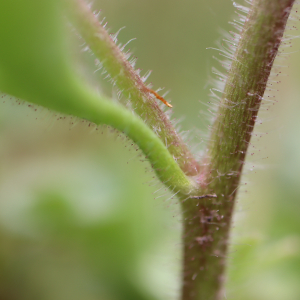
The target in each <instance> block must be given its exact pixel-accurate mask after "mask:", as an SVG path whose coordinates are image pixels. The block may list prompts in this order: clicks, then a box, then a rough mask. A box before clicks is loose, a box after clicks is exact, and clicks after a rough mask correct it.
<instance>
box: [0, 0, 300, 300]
mask: <svg viewBox="0 0 300 300" xmlns="http://www.w3.org/2000/svg"><path fill="white" fill-rule="evenodd" d="M94 6H95V9H102V16H103V17H104V16H106V17H107V20H108V22H109V24H108V26H109V27H111V32H116V31H117V30H118V29H119V28H120V27H122V26H124V25H125V26H126V29H124V30H123V31H122V32H121V33H120V35H119V41H120V42H122V43H126V42H127V41H128V40H129V39H131V38H133V37H136V38H137V40H136V41H134V42H132V43H131V44H130V46H129V47H130V48H132V50H134V53H135V55H136V56H138V58H139V60H138V67H140V68H142V69H143V70H144V71H145V72H146V71H147V70H148V69H153V74H152V75H151V77H150V79H149V81H153V84H154V88H155V89H156V88H158V87H159V86H161V87H164V86H165V87H166V89H167V90H168V89H170V90H171V93H170V94H169V98H171V99H172V104H174V115H175V117H176V118H178V117H180V116H182V115H183V116H185V117H186V119H185V120H184V121H183V122H182V125H183V128H184V130H187V129H189V128H191V127H193V126H194V127H197V128H199V129H201V130H203V131H204V132H206V130H207V129H206V128H205V125H206V124H208V122H206V121H204V120H205V118H206V117H205V114H202V113H200V112H201V111H204V112H207V108H206V107H205V106H203V105H201V104H200V103H199V100H200V101H202V102H207V101H209V97H208V96H207V95H208V93H209V85H208V84H207V82H208V78H209V77H211V72H210V69H211V67H212V66H217V64H216V62H215V61H214V60H213V59H212V56H213V55H216V53H215V52H212V51H211V50H205V48H206V47H209V46H214V45H215V41H216V40H221V37H220V34H219V29H220V28H221V29H226V30H228V29H230V27H229V26H228V24H227V21H229V20H231V19H232V16H233V11H234V9H233V7H232V3H231V1H229V0H228V1H227V0H226V1H223V0H222V1H221V0H210V1H204V0H202V1H192V0H185V1H174V0H172V1H171V0H163V1H161V0H160V1H159V0H151V1H150V0H147V1H137V0H128V1H127V0H102V1H96V2H95V3H94ZM16 9H17V8H16ZM100 18H101V17H100ZM8 23H9V22H8ZM7 30H9V24H8V25H7ZM74 40H76V38H74ZM74 44H75V43H74ZM291 49H292V50H291V52H292V51H296V50H299V49H300V43H299V42H298V41H295V42H294V46H293V48H291ZM73 52H74V53H75V54H74V53H73V54H72V55H74V57H76V56H77V57H78V61H77V62H76V65H77V68H82V72H83V73H84V74H86V76H87V77H88V78H89V79H90V80H91V82H93V84H98V83H97V82H98V80H100V79H101V78H102V77H101V75H100V72H96V73H95V74H93V71H94V70H95V68H94V66H93V60H94V58H93V57H91V56H89V54H88V53H85V54H83V56H82V53H81V54H80V53H79V52H80V50H79V48H78V51H77V48H76V46H74V49H73ZM85 62H87V63H88V65H89V67H84V68H83V65H84V63H85ZM299 63H300V54H299V53H294V54H291V57H290V58H288V59H287V60H286V61H283V62H282V61H281V62H280V63H279V64H285V65H288V66H289V67H288V68H282V69H280V71H281V72H282V73H283V74H284V75H287V76H285V77H284V78H283V79H281V81H282V82H281V83H280V84H278V86H277V85H276V89H279V92H276V93H275V96H276V100H278V102H277V103H276V104H275V105H274V106H272V108H271V109H269V110H268V111H267V112H262V114H261V119H262V120H263V121H262V123H263V124H262V126H261V127H260V128H257V130H256V131H257V132H262V133H263V134H261V135H259V134H258V136H253V141H252V146H253V147H251V148H252V149H253V151H250V153H255V154H254V155H249V160H248V161H249V164H248V166H247V167H246V171H245V173H246V174H245V175H246V176H244V178H243V183H242V187H241V190H240V194H239V197H238V203H237V206H236V217H235V221H234V229H233V231H232V245H231V250H230V254H229V264H230V267H229V281H228V284H227V287H226V296H227V299H245V300H254V299H255V300H269V299H270V300H271V299H272V300H277V299H278V300H281V299H285V300H296V299H299V298H300V288H299V284H298V281H299V278H300V254H299V253H300V236H299V233H300V218H299V217H298V214H299V206H300V200H299V198H300V197H299V195H300V190H299V178H300V174H299V166H300V155H299V149H300V139H299V137H298V132H299V130H300V123H299V121H298V120H299V118H298V112H299V111H300V109H299V108H300V103H299V95H300V90H299V84H298V82H299V80H300V73H299ZM101 81H103V79H101ZM99 88H101V89H103V90H104V91H105V92H106V93H108V94H110V93H111V87H110V85H109V84H107V83H105V81H104V82H103V83H102V84H101V87H99ZM1 100H2V101H1V103H0V105H1V110H0V145H1V146H0V157H1V167H0V239H1V240H0V243H1V247H0V299H13V300H15V299H49V300H50V299H51V300H52V299H74V300H76V299H105V300H106V299H107V300H110V299H116V300H118V299H127V298H128V299H134V298H136V299H138V298H139V299H141V297H140V295H143V297H150V298H151V297H156V298H157V299H175V298H176V295H177V294H178V293H177V291H178V289H179V274H180V273H179V270H180V260H179V258H180V225H179V221H178V220H179V218H180V217H179V215H180V213H179V209H178V207H177V206H178V205H177V204H176V202H175V201H174V199H172V197H171V196H172V194H170V193H169V192H166V190H165V188H163V187H162V186H161V185H160V184H158V183H157V181H156V180H155V178H154V173H153V171H152V170H151V167H150V165H148V163H147V162H145V161H143V160H144V159H143V157H142V156H139V152H138V151H136V149H135V147H134V146H132V145H131V143H130V142H128V141H124V140H123V138H122V137H120V136H118V134H115V133H112V132H111V130H110V129H103V130H102V129H98V130H95V128H93V127H89V125H88V123H86V122H81V121H79V122H77V123H76V120H70V119H67V120H62V119H59V120H57V119H58V118H59V116H55V115H54V114H53V113H51V112H48V111H47V110H45V109H40V108H33V109H32V108H28V107H27V105H17V104H16V102H15V101H14V100H13V99H10V98H9V97H5V98H3V99H2V98H1ZM35 109H37V111H35ZM74 122H75V123H76V124H75V126H74V124H70V123H74ZM102 132H103V133H102ZM265 133H267V134H265ZM203 136H204V135H203ZM260 136H262V137H261V138H260ZM201 138H202V136H201V135H200V134H197V136H196V138H195V139H194V142H195V143H199V142H201V141H202V139H201ZM204 143H205V139H204V142H202V144H200V146H198V148H202V149H204ZM141 160H142V161H141ZM251 170H252V171H251ZM132 293H134V294H132ZM139 293H140V294H139ZM126 295H129V296H126ZM126 297H127V298H126ZM224 297H225V296H224Z"/></svg>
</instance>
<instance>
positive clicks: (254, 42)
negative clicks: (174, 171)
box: [182, 0, 294, 300]
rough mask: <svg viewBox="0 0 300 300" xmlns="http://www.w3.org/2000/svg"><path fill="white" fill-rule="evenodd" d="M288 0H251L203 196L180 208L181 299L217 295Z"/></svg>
mask: <svg viewBox="0 0 300 300" xmlns="http://www.w3.org/2000/svg"><path fill="white" fill-rule="evenodd" d="M293 3H294V0H254V1H253V3H252V7H251V9H250V11H249V13H248V15H247V17H246V19H245V23H244V27H243V29H242V31H241V37H240V39H239V43H238V46H237V50H236V52H235V55H234V58H233V61H232V63H231V67H230V70H229V73H228V77H227V81H226V85H225V89H224V93H223V97H222V99H221V101H220V105H219V109H218V112H217V117H216V120H215V122H214V124H213V129H212V133H211V139H210V141H211V142H210V144H209V146H208V156H207V158H206V160H205V161H206V165H207V167H206V170H205V172H204V173H203V174H202V178H203V179H202V180H201V178H199V181H200V180H201V185H202V187H203V191H204V192H203V193H204V194H212V193H214V194H216V195H217V198H216V199H215V198H204V199H199V200H195V199H189V200H188V201H185V202H184V203H183V209H184V271H183V289H182V300H192V299H197V300H216V299H221V298H223V295H222V288H223V283H224V271H225V261H226V260H227V259H226V258H227V247H228V236H229V229H230V225H231V218H232V212H233V208H234V200H235V196H236V194H237V189H238V186H239V182H240V177H241V174H242V169H243V165H244V162H245V156H246V152H247V149H248V145H249V142H250V138H251V133H252V131H253V127H254V125H255V122H256V117H257V113H258V109H259V107H260V103H261V100H262V97H263V95H264V92H265V89H266V85H267V81H268V78H269V75H270V72H271V68H272V65H273V62H274V59H275V56H276V54H277V52H278V47H279V45H280V42H281V39H282V36H283V33H284V29H285V26H286V22H287V19H288V16H289V13H290V11H291V8H292V6H293Z"/></svg>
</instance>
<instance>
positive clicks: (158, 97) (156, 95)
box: [148, 89, 173, 107]
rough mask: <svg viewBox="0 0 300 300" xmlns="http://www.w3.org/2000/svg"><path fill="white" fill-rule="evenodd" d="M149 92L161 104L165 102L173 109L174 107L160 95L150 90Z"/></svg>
mask: <svg viewBox="0 0 300 300" xmlns="http://www.w3.org/2000/svg"><path fill="white" fill-rule="evenodd" d="M148 92H149V93H151V94H153V95H154V96H155V97H156V98H157V99H158V100H160V101H161V102H163V103H164V104H165V105H167V106H168V107H173V105H171V104H170V103H169V102H167V101H166V100H165V99H164V98H163V97H162V96H160V95H158V94H157V93H156V92H155V91H153V90H151V89H148Z"/></svg>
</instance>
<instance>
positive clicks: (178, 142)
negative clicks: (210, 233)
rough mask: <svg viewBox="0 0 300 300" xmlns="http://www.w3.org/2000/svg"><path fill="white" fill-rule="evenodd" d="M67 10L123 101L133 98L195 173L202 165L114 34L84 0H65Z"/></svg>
mask: <svg viewBox="0 0 300 300" xmlns="http://www.w3.org/2000/svg"><path fill="white" fill-rule="evenodd" d="M65 1H66V3H67V5H66V8H67V14H68V16H69V17H70V19H71V21H72V23H73V24H74V26H75V27H76V29H77V30H78V32H79V33H80V34H81V36H82V37H83V39H84V40H85V41H86V43H87V44H88V46H89V47H90V48H91V50H92V51H93V52H94V54H95V56H96V57H97V58H98V59H99V60H100V61H101V63H102V65H103V67H104V68H105V69H106V71H107V72H108V74H110V76H111V78H112V79H113V81H114V82H115V84H116V85H117V86H118V88H119V90H121V91H122V93H123V95H124V96H125V98H124V97H123V101H128V99H129V100H130V102H131V105H132V107H133V108H134V111H135V113H136V114H138V115H139V116H140V117H141V118H142V119H143V120H144V121H145V123H146V124H147V125H148V126H149V127H150V128H152V129H153V131H154V132H155V133H156V134H157V135H158V137H159V138H160V139H161V140H162V141H163V143H165V145H166V146H167V147H168V150H169V152H170V154H171V155H172V156H173V157H174V159H175V160H176V161H177V163H178V165H179V166H180V168H181V169H182V170H183V171H184V172H185V173H186V174H187V175H190V176H192V175H196V174H197V173H198V171H199V165H198V163H197V162H196V160H195V158H194V157H193V155H192V154H191V153H190V151H189V150H188V148H187V146H186V145H185V143H184V142H183V141H182V139H181V137H180V136H179V135H178V134H177V133H176V131H175V129H174V128H173V126H172V124H171V122H170V120H169V119H168V118H167V116H166V115H165V114H164V113H163V112H162V111H161V109H160V108H159V106H158V104H157V103H156V100H154V97H153V95H152V94H153V93H151V92H150V91H149V89H148V88H147V87H146V86H145V85H144V83H143V81H142V79H141V78H140V76H139V75H138V74H137V73H136V71H135V70H134V68H133V67H132V65H131V64H130V63H129V62H128V61H127V59H126V57H125V55H124V53H123V52H122V51H121V50H120V48H119V47H118V46H117V45H116V44H115V41H114V40H113V38H112V37H111V36H110V35H109V34H108V33H107V31H106V30H105V28H103V26H102V25H101V24H100V23H99V21H98V19H97V18H96V16H95V15H94V14H93V13H92V12H91V11H90V10H89V8H88V7H87V5H86V4H85V2H84V1H83V0H65Z"/></svg>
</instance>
